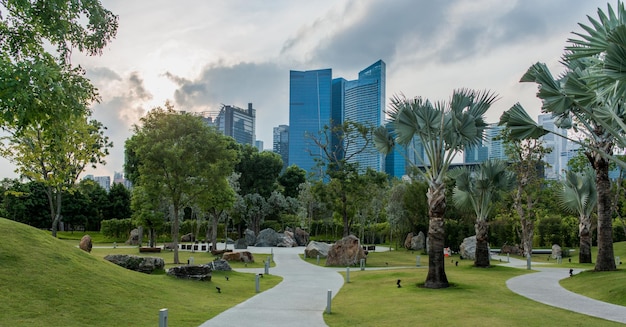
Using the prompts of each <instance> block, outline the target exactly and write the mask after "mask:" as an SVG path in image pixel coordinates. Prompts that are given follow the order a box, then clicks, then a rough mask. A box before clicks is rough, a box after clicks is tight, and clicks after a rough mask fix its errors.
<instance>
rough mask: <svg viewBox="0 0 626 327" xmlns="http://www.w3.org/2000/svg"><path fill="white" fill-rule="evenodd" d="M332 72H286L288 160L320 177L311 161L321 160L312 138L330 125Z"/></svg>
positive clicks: (322, 70)
mask: <svg viewBox="0 0 626 327" xmlns="http://www.w3.org/2000/svg"><path fill="white" fill-rule="evenodd" d="M331 85H332V70H331V69H320V70H309V71H295V70H292V71H290V72H289V160H288V166H290V165H297V166H298V167H300V168H302V169H304V170H305V171H307V172H309V173H314V174H316V175H317V177H321V176H322V174H321V172H320V171H317V170H316V169H315V168H316V162H315V159H316V158H317V159H321V158H322V153H321V149H320V148H319V147H318V146H316V145H315V143H314V142H313V140H312V139H311V138H310V135H312V136H318V133H319V132H320V131H322V129H323V127H324V126H325V125H330V122H331V117H332V116H331V107H332V106H331V103H332V87H331Z"/></svg>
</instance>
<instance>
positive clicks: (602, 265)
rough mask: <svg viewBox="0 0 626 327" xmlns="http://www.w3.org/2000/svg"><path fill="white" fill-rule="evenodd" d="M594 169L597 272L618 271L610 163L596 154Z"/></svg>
mask: <svg viewBox="0 0 626 327" xmlns="http://www.w3.org/2000/svg"><path fill="white" fill-rule="evenodd" d="M594 159H595V160H593V162H592V163H593V168H594V170H595V171H596V187H597V192H598V258H597V261H596V266H595V270H596V271H613V270H617V268H616V266H615V258H614V253H613V217H612V215H611V194H610V192H611V180H610V179H609V161H608V160H606V159H604V158H602V157H600V156H599V155H597V154H595V156H594Z"/></svg>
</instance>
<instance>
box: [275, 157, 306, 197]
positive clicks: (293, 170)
mask: <svg viewBox="0 0 626 327" xmlns="http://www.w3.org/2000/svg"><path fill="white" fill-rule="evenodd" d="M305 181H306V170H304V169H302V168H300V167H298V166H296V165H291V166H289V167H287V169H286V170H285V172H284V173H283V174H282V175H280V176H279V177H278V183H279V184H280V185H281V186H282V187H283V194H284V195H285V196H288V197H292V198H297V197H298V194H299V193H300V184H302V183H304V182H305Z"/></svg>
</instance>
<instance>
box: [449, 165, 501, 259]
mask: <svg viewBox="0 0 626 327" xmlns="http://www.w3.org/2000/svg"><path fill="white" fill-rule="evenodd" d="M451 175H452V177H453V178H454V179H455V180H456V186H455V187H454V193H453V199H454V203H455V204H456V205H457V206H459V207H460V208H471V209H473V210H474V213H475V214H476V225H474V226H475V230H476V257H475V260H474V265H475V266H476V267H489V266H490V262H489V257H490V254H489V240H488V236H489V233H488V228H489V224H488V222H487V220H488V219H489V216H490V215H491V213H492V210H493V208H494V207H495V202H496V200H498V198H499V197H500V193H501V192H505V191H508V190H509V189H510V188H511V187H512V186H513V175H511V174H509V173H508V172H507V170H506V162H504V161H499V160H487V161H485V162H483V163H481V164H480V165H479V167H478V169H477V170H475V171H472V170H470V169H468V168H458V169H455V170H452V171H451Z"/></svg>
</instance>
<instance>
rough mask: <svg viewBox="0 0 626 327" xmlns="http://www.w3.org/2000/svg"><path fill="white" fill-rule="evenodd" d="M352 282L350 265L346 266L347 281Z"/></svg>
mask: <svg viewBox="0 0 626 327" xmlns="http://www.w3.org/2000/svg"><path fill="white" fill-rule="evenodd" d="M349 282H350V267H346V283H349Z"/></svg>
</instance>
